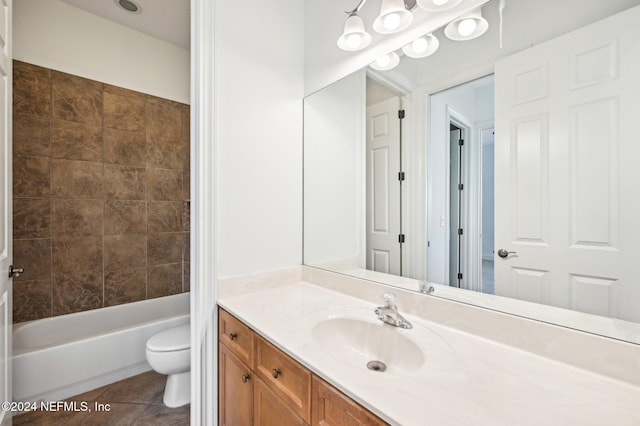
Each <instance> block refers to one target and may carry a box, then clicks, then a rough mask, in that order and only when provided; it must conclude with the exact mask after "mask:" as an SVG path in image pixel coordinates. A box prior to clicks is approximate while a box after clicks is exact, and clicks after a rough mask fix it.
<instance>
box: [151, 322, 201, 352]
mask: <svg viewBox="0 0 640 426" xmlns="http://www.w3.org/2000/svg"><path fill="white" fill-rule="evenodd" d="M189 330H190V328H189V324H185V325H182V326H179V327H174V328H170V329H168V330H165V331H162V332H160V333H158V334H156V335H155V336H153V337H152V338H150V339H149V340H148V341H147V350H148V351H152V352H176V351H183V350H188V349H190V347H191V335H190V334H191V333H190V332H189Z"/></svg>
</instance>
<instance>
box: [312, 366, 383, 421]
mask: <svg viewBox="0 0 640 426" xmlns="http://www.w3.org/2000/svg"><path fill="white" fill-rule="evenodd" d="M312 395H313V400H312V401H313V402H312V404H311V425H312V426H318V425H319V426H359V425H366V426H383V425H387V423H385V422H383V421H382V420H380V419H379V418H378V417H376V416H375V415H373V414H372V413H371V412H369V411H368V410H367V409H365V408H364V407H361V406H360V405H359V404H357V403H355V402H354V401H352V400H351V399H350V398H348V397H347V396H346V395H344V394H343V393H342V392H340V391H338V390H337V389H336V388H334V387H333V386H331V385H330V384H328V383H326V382H325V381H323V380H321V379H319V378H318V377H316V376H313V381H312Z"/></svg>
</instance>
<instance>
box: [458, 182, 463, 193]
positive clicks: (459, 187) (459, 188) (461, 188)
mask: <svg viewBox="0 0 640 426" xmlns="http://www.w3.org/2000/svg"><path fill="white" fill-rule="evenodd" d="M463 189H464V184H463V183H459V184H458V191H462V190H463Z"/></svg>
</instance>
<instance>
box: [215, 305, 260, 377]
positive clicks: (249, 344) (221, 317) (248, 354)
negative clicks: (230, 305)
mask: <svg viewBox="0 0 640 426" xmlns="http://www.w3.org/2000/svg"><path fill="white" fill-rule="evenodd" d="M218 339H219V340H220V341H221V342H222V343H224V344H225V345H226V346H227V347H228V348H229V349H230V350H231V352H233V353H234V354H235V355H236V356H237V357H238V358H240V361H242V362H244V363H245V364H246V365H248V366H249V367H251V366H253V346H254V343H253V341H254V337H253V331H252V330H251V329H250V328H249V327H247V326H246V325H244V324H243V323H241V322H240V321H238V320H237V319H236V318H234V317H233V316H231V314H229V313H228V312H227V311H225V310H224V309H221V308H219V309H218Z"/></svg>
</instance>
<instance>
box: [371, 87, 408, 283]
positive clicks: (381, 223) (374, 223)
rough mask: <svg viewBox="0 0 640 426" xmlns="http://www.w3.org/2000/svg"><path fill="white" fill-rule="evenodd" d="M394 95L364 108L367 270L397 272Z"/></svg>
mask: <svg viewBox="0 0 640 426" xmlns="http://www.w3.org/2000/svg"><path fill="white" fill-rule="evenodd" d="M399 109H400V99H399V98H398V97H394V98H391V99H389V100H386V101H382V102H380V103H377V104H375V105H372V106H370V107H368V108H367V269H369V270H372V271H378V272H385V273H387V274H393V275H400V264H401V263H400V262H401V260H400V243H399V240H398V238H399V235H400V233H401V231H400V181H399V180H398V173H399V172H400V119H399V118H398V110H399Z"/></svg>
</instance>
